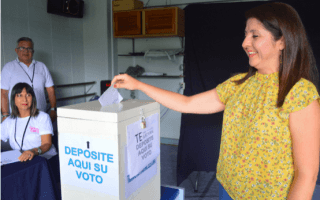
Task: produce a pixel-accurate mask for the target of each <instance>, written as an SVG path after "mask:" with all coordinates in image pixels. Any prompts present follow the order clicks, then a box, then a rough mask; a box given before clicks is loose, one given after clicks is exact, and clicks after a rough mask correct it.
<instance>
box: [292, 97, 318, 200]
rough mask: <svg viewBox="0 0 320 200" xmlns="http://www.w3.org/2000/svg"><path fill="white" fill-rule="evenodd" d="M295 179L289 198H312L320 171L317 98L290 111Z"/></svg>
mask: <svg viewBox="0 0 320 200" xmlns="http://www.w3.org/2000/svg"><path fill="white" fill-rule="evenodd" d="M289 125H290V132H291V137H292V143H293V144H292V149H293V162H294V179H293V183H292V185H291V188H290V192H289V195H288V200H295V199H299V200H305V199H308V200H311V199H312V195H313V192H314V188H315V185H316V181H317V176H318V173H319V151H320V106H319V103H318V101H317V100H315V101H313V102H312V103H311V104H310V105H308V106H307V107H306V108H304V109H302V110H300V111H296V112H293V113H290V116H289Z"/></svg>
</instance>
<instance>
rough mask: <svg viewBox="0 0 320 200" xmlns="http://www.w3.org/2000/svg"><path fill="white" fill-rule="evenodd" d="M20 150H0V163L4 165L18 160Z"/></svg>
mask: <svg viewBox="0 0 320 200" xmlns="http://www.w3.org/2000/svg"><path fill="white" fill-rule="evenodd" d="M20 155H21V152H20V151H19V150H10V151H5V152H1V165H6V164H10V163H14V162H19V159H18V158H19V156H20Z"/></svg>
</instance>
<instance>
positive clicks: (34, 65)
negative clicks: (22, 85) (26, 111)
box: [18, 61, 36, 88]
mask: <svg viewBox="0 0 320 200" xmlns="http://www.w3.org/2000/svg"><path fill="white" fill-rule="evenodd" d="M18 64H19V65H20V67H21V69H22V70H23V71H24V73H26V75H27V76H28V78H29V80H30V81H31V85H32V88H33V78H34V71H35V69H36V62H34V63H33V74H32V79H31V78H30V76H29V75H28V73H27V72H26V70H24V69H23V67H22V66H21V64H20V62H19V61H18Z"/></svg>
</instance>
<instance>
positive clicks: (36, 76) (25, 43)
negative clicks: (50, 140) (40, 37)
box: [1, 37, 57, 122]
mask: <svg viewBox="0 0 320 200" xmlns="http://www.w3.org/2000/svg"><path fill="white" fill-rule="evenodd" d="M15 51H16V53H17V55H18V58H17V59H15V60H13V61H11V62H8V63H7V64H5V65H4V67H3V69H2V72H1V113H2V121H3V120H5V119H6V118H7V117H8V116H9V115H10V110H9V109H10V106H9V102H10V95H11V90H12V87H13V86H14V85H15V84H16V83H18V82H25V83H28V84H29V85H30V86H31V87H32V88H33V89H34V92H35V95H36V99H37V108H38V109H39V110H41V111H43V112H47V110H46V108H47V102H46V97H45V90H44V88H46V90H47V93H48V97H49V102H50V105H51V110H50V112H49V115H50V118H51V121H52V122H54V121H55V120H56V118H57V113H56V95H55V91H54V83H53V80H52V77H51V74H50V72H49V70H48V68H47V67H46V66H45V64H44V63H42V62H39V61H35V60H34V59H33V53H34V43H33V41H32V40H31V39H30V38H28V37H21V38H19V39H18V41H17V47H16V49H15Z"/></svg>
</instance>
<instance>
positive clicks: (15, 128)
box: [14, 116, 31, 153]
mask: <svg viewBox="0 0 320 200" xmlns="http://www.w3.org/2000/svg"><path fill="white" fill-rule="evenodd" d="M17 118H18V117H17ZM17 118H16V125H15V127H14V139H15V140H16V143H17V144H18V146H19V147H20V152H21V153H22V146H23V139H24V135H25V134H26V130H27V127H28V124H29V121H30V118H31V116H30V117H29V119H28V122H27V125H26V128H25V129H24V132H23V136H22V141H21V146H20V145H19V143H18V142H17V137H16V130H17Z"/></svg>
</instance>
